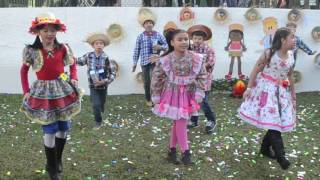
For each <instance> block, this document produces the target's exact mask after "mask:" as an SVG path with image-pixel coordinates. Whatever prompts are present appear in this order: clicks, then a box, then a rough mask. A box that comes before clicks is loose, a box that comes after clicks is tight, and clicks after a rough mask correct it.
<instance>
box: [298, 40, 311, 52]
mask: <svg viewBox="0 0 320 180" xmlns="http://www.w3.org/2000/svg"><path fill="white" fill-rule="evenodd" d="M296 43H297V48H299V49H301V50H302V51H303V52H305V53H307V54H308V55H311V54H312V50H311V49H310V48H309V47H308V46H307V45H306V44H305V43H304V42H303V41H302V39H300V38H299V37H296Z"/></svg>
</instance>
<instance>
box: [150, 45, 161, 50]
mask: <svg viewBox="0 0 320 180" xmlns="http://www.w3.org/2000/svg"><path fill="white" fill-rule="evenodd" d="M152 49H153V50H156V51H160V50H162V47H161V46H160V45H159V44H157V45H154V46H153V47H152Z"/></svg>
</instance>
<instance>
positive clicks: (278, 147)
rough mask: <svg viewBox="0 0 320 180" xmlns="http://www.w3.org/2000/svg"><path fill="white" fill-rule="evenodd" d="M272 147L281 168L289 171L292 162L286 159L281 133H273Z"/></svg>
mask: <svg viewBox="0 0 320 180" xmlns="http://www.w3.org/2000/svg"><path fill="white" fill-rule="evenodd" d="M271 145H272V148H273V150H274V153H275V157H276V158H277V162H278V163H279V164H280V166H281V168H282V169H283V170H286V169H288V168H289V166H290V162H289V161H288V160H287V159H286V157H285V151H284V146H283V140H282V137H281V133H280V132H279V131H276V133H272V135H271Z"/></svg>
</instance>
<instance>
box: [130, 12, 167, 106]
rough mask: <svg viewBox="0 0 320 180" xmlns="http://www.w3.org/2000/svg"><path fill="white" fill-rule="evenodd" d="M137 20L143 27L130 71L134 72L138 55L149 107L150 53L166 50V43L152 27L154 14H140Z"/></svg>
mask: <svg viewBox="0 0 320 180" xmlns="http://www.w3.org/2000/svg"><path fill="white" fill-rule="evenodd" d="M139 18H140V19H139V22H140V24H141V25H142V26H143V28H144V29H145V30H144V31H143V32H142V33H141V34H139V35H138V37H137V41H136V45H135V48H134V54H133V67H132V72H135V70H136V67H137V63H138V61H139V57H140V65H141V69H142V73H143V83H144V91H145V98H146V100H147V106H148V107H151V106H152V102H151V91H150V84H151V73H152V70H153V67H154V63H152V62H151V61H150V57H151V55H152V54H160V52H161V51H167V49H168V44H167V42H166V39H165V37H164V36H163V35H161V34H160V33H159V32H157V31H154V30H153V27H154V24H155V21H156V18H155V16H153V15H149V16H141V17H139Z"/></svg>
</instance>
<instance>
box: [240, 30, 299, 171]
mask: <svg viewBox="0 0 320 180" xmlns="http://www.w3.org/2000/svg"><path fill="white" fill-rule="evenodd" d="M294 46H295V39H294V35H293V33H292V32H291V31H290V30H289V29H288V28H280V29H278V30H277V31H276V33H275V36H274V39H273V42H272V47H271V48H270V49H268V50H266V51H265V52H264V53H263V54H262V56H261V57H260V59H259V60H258V62H257V63H256V65H255V67H254V69H253V71H252V72H251V75H250V80H249V83H248V88H247V90H246V91H245V93H244V95H243V97H244V98H245V100H244V102H243V103H242V104H241V106H240V108H239V110H238V113H239V116H240V118H241V119H242V120H244V121H245V122H247V123H249V124H251V125H254V126H256V127H258V128H261V129H268V131H267V133H266V135H265V136H264V138H263V141H262V144H261V150H260V151H261V153H262V154H263V155H265V156H267V157H270V158H275V159H277V161H278V163H279V164H280V166H281V168H282V169H288V167H289V165H290V162H289V161H288V160H287V159H286V158H285V152H284V145H283V140H282V137H281V133H282V132H288V131H292V130H293V129H294V128H295V126H296V108H295V106H296V105H295V104H296V94H295V89H294V81H293V78H292V74H293V73H292V72H293V64H294V58H293V52H292V51H291V50H292V49H293V48H294ZM272 150H273V151H274V154H273V151H272Z"/></svg>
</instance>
